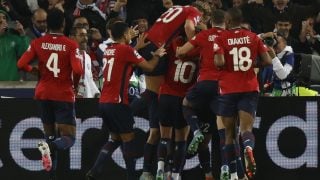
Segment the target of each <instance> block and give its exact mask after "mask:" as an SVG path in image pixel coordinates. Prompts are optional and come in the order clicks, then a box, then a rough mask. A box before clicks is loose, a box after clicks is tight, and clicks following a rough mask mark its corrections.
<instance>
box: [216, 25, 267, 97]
mask: <svg viewBox="0 0 320 180" xmlns="http://www.w3.org/2000/svg"><path fill="white" fill-rule="evenodd" d="M213 49H214V51H215V52H216V53H218V54H224V58H225V69H224V70H223V71H222V72H221V79H219V86H220V93H221V94H229V93H239V92H251V91H259V84H258V80H257V76H256V74H255V72H254V67H255V64H256V59H257V56H258V55H260V54H262V53H264V52H267V47H266V46H265V45H264V44H263V42H262V41H261V39H260V38H259V37H258V36H257V35H256V34H254V33H252V32H250V31H248V30H245V29H232V30H229V31H225V32H223V33H221V34H220V36H219V37H218V38H217V39H216V43H215V44H214V46H213Z"/></svg>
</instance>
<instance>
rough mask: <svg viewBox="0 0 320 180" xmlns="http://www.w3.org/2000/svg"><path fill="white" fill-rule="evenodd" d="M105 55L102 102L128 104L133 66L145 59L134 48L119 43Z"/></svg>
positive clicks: (109, 47) (112, 46) (106, 51)
mask: <svg viewBox="0 0 320 180" xmlns="http://www.w3.org/2000/svg"><path fill="white" fill-rule="evenodd" d="M104 53H105V54H104V58H103V61H104V62H103V63H104V67H103V77H104V83H103V89H102V93H101V98H100V102H101V103H124V104H128V87H129V79H130V77H131V74H132V64H136V63H139V62H141V61H142V60H144V59H143V58H142V57H141V56H140V55H139V54H138V52H137V51H135V50H134V49H133V48H132V47H130V46H128V45H124V44H118V43H114V44H111V45H109V46H108V47H107V48H106V50H105V52H104Z"/></svg>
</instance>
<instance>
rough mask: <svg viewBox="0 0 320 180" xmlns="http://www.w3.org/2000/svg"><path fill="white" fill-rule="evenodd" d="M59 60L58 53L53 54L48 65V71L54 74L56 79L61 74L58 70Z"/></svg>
mask: <svg viewBox="0 0 320 180" xmlns="http://www.w3.org/2000/svg"><path fill="white" fill-rule="evenodd" d="M58 59H59V58H58V54H57V53H51V55H50V57H49V59H48V61H47V64H46V67H47V68H48V70H49V71H51V72H53V76H54V77H58V74H59V73H60V69H59V68H58Z"/></svg>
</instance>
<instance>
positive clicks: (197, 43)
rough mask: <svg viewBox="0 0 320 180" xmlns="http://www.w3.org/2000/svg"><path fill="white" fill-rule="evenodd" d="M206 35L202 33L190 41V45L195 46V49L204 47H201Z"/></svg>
mask: <svg viewBox="0 0 320 180" xmlns="http://www.w3.org/2000/svg"><path fill="white" fill-rule="evenodd" d="M203 34H204V33H202V32H200V33H199V34H197V35H195V36H193V38H191V39H190V40H189V43H191V44H192V45H193V46H195V47H202V46H201V42H203V40H204V35H203Z"/></svg>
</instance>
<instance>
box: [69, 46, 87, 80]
mask: <svg viewBox="0 0 320 180" xmlns="http://www.w3.org/2000/svg"><path fill="white" fill-rule="evenodd" d="M82 58H83V57H82V55H81V54H80V50H79V48H78V44H76V43H75V42H72V43H71V47H70V61H71V66H72V71H73V73H74V74H77V75H79V76H81V75H82V74H83V71H84V70H83V69H82V65H81V60H82Z"/></svg>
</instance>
